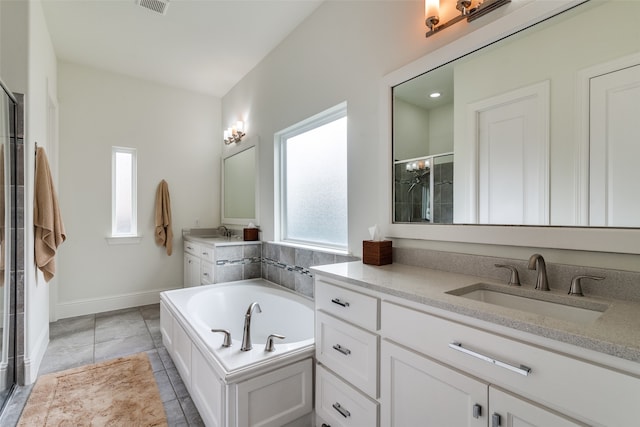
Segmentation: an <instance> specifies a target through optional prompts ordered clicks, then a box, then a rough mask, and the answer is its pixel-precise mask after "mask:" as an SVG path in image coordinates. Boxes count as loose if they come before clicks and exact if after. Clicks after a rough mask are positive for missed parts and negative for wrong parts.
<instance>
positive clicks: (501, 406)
mask: <svg viewBox="0 0 640 427" xmlns="http://www.w3.org/2000/svg"><path fill="white" fill-rule="evenodd" d="M489 404H490V412H491V414H490V415H489V426H490V427H575V426H586V425H587V424H582V423H580V422H578V421H576V420H573V419H571V418H569V417H565V416H563V415H561V414H558V413H557V412H551V410H549V409H547V408H545V407H543V406H538V405H536V404H535V403H533V402H531V401H528V400H523V399H521V398H519V397H516V396H515V395H512V394H511V393H507V392H505V391H503V390H501V389H498V388H496V387H494V386H490V387H489Z"/></svg>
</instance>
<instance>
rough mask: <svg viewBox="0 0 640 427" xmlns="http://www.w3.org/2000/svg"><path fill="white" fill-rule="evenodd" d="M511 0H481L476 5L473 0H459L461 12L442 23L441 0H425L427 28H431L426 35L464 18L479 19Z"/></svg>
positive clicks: (458, 4) (469, 20)
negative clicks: (472, 5)
mask: <svg viewBox="0 0 640 427" xmlns="http://www.w3.org/2000/svg"><path fill="white" fill-rule="evenodd" d="M444 1H447V0H444ZM449 1H456V0H449ZM510 2H511V0H485V1H484V2H482V0H481V1H480V2H479V3H478V4H476V5H475V6H474V7H471V4H472V0H457V1H456V9H458V11H459V12H460V14H459V15H456V16H455V17H453V18H452V19H450V20H448V21H447V22H445V23H443V24H441V25H438V24H439V23H440V16H439V15H440V0H425V2H424V11H425V24H426V25H427V28H429V31H427V34H426V35H425V36H426V37H430V36H432V35H434V34H435V33H437V32H439V31H441V30H444V29H445V28H447V27H450V26H452V25H453V24H455V23H457V22H460V21H462V20H463V19H466V20H467V22H471V21H473V20H474V19H478V18H480V17H481V16H484V15H486V14H487V13H489V12H491V11H493V10H495V9H497V8H499V7H500V6H503V5H505V4H507V3H510Z"/></svg>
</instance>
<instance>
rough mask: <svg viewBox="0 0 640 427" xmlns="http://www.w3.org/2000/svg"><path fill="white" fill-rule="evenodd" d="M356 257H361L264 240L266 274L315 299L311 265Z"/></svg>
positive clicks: (275, 280) (263, 272) (271, 278)
mask: <svg viewBox="0 0 640 427" xmlns="http://www.w3.org/2000/svg"><path fill="white" fill-rule="evenodd" d="M356 260H359V258H357V257H353V256H348V255H336V254H333V253H329V252H323V251H316V250H310V249H301V248H294V247H291V246H286V245H280V244H277V243H271V242H264V243H263V244H262V277H263V278H264V279H266V280H268V281H270V282H273V283H276V284H278V285H281V286H284V287H286V288H289V289H291V290H294V291H296V292H298V293H300V294H303V295H305V296H308V297H311V298H313V274H312V273H311V271H310V270H309V267H311V266H314V265H323V264H335V263H339V262H348V261H356Z"/></svg>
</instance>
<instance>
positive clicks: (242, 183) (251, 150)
mask: <svg viewBox="0 0 640 427" xmlns="http://www.w3.org/2000/svg"><path fill="white" fill-rule="evenodd" d="M222 168H223V194H222V201H223V203H222V212H223V219H222V222H223V223H225V224H242V225H247V224H248V223H249V222H254V223H255V222H256V177H257V174H256V146H255V145H254V146H250V147H248V148H246V149H243V150H242V151H237V152H235V153H234V154H232V155H229V156H228V157H226V158H224V159H223V161H222Z"/></svg>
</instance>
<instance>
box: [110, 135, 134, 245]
mask: <svg viewBox="0 0 640 427" xmlns="http://www.w3.org/2000/svg"><path fill="white" fill-rule="evenodd" d="M111 180H112V181H111V209H112V211H111V235H112V237H131V236H136V235H137V234H138V218H137V203H136V201H137V194H136V193H137V190H136V187H137V185H136V150H135V148H125V147H113V148H112V151H111Z"/></svg>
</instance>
